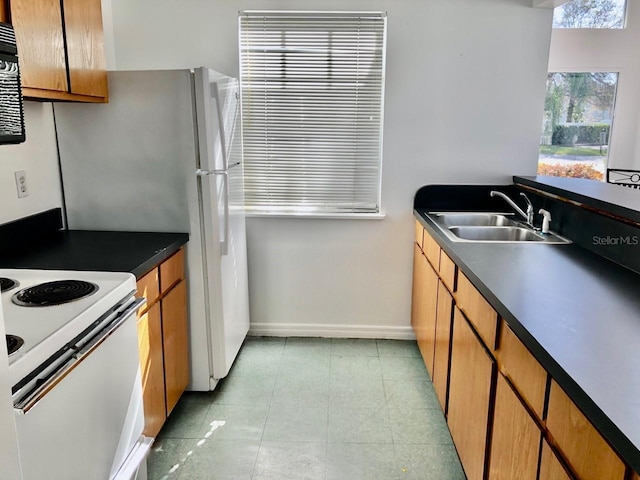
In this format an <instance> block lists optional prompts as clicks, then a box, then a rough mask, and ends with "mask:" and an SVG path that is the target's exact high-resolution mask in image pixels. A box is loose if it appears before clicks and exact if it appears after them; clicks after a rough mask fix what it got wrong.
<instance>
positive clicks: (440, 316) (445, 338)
mask: <svg viewBox="0 0 640 480" xmlns="http://www.w3.org/2000/svg"><path fill="white" fill-rule="evenodd" d="M452 315H453V298H452V297H451V294H450V293H449V292H448V291H447V289H446V287H445V286H444V284H443V283H442V282H438V309H437V312H436V342H435V352H434V355H433V387H434V388H435V391H436V395H438V400H439V401H440V406H441V407H442V411H443V412H445V413H446V410H447V409H446V406H447V390H448V387H449V353H450V349H449V348H450V345H449V344H450V341H451V319H452Z"/></svg>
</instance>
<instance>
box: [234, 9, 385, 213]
mask: <svg viewBox="0 0 640 480" xmlns="http://www.w3.org/2000/svg"><path fill="white" fill-rule="evenodd" d="M239 21H240V84H241V101H242V132H243V154H244V162H245V163H244V169H245V203H246V206H247V210H248V211H250V212H251V211H253V212H264V213H284V214H300V213H310V214H341V213H378V212H379V211H380V169H381V160H382V114H383V108H382V106H383V92H384V64H385V39H386V16H385V15H384V14H382V13H362V12H358V13H342V12H340V13H333V12H332V13H325V12H257V11H250V12H241V13H240V18H239Z"/></svg>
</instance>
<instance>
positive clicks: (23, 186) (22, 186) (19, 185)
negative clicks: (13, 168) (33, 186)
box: [14, 170, 29, 198]
mask: <svg viewBox="0 0 640 480" xmlns="http://www.w3.org/2000/svg"><path fill="white" fill-rule="evenodd" d="M14 174H15V176H16V190H18V198H23V197H28V196H29V189H28V188H27V174H26V173H25V171H24V170H20V171H19V172H15V173H14Z"/></svg>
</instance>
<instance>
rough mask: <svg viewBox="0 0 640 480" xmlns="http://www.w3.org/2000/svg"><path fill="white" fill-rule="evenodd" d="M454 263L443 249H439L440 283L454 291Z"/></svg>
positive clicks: (455, 268)
mask: <svg viewBox="0 0 640 480" xmlns="http://www.w3.org/2000/svg"><path fill="white" fill-rule="evenodd" d="M457 269H458V267H456V264H455V263H453V260H451V259H450V258H449V255H447V254H446V253H445V252H444V250H440V278H441V279H442V283H444V284H445V286H446V287H447V288H448V289H449V291H450V292H455V289H456V270H457Z"/></svg>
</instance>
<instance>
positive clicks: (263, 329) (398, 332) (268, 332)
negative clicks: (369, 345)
mask: <svg viewBox="0 0 640 480" xmlns="http://www.w3.org/2000/svg"><path fill="white" fill-rule="evenodd" d="M249 335H250V336H254V337H326V338H383V339H392V340H415V339H416V337H415V335H414V334H413V330H412V329H411V327H385V326H380V325H332V324H319V323H316V324H308V325H306V324H299V323H252V324H251V326H250V328H249Z"/></svg>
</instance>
